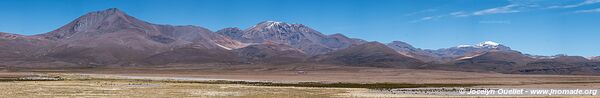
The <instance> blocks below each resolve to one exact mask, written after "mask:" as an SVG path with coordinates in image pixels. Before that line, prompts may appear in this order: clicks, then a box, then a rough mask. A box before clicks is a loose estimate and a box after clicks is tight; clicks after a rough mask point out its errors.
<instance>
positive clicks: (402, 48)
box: [387, 41, 442, 62]
mask: <svg viewBox="0 0 600 98" xmlns="http://www.w3.org/2000/svg"><path fill="white" fill-rule="evenodd" d="M387 46H388V47H390V48H392V49H394V50H396V51H397V52H398V53H400V54H402V55H405V56H408V57H412V58H416V59H419V60H422V61H425V62H441V61H442V58H441V57H438V56H437V55H435V54H433V53H432V52H429V51H425V50H423V49H419V48H415V47H413V46H412V45H410V44H408V43H405V42H402V41H392V42H391V43H388V44H387Z"/></svg>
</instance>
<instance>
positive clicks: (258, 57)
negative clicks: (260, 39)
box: [234, 44, 308, 65]
mask: <svg viewBox="0 0 600 98" xmlns="http://www.w3.org/2000/svg"><path fill="white" fill-rule="evenodd" d="M234 52H236V53H237V54H238V59H241V60H243V62H246V63H253V64H255V63H257V64H275V65H279V64H291V63H300V62H303V61H304V60H305V59H306V58H308V55H306V54H305V53H303V52H302V50H299V49H296V48H293V47H291V46H288V45H286V44H257V45H249V46H247V47H244V48H239V49H236V50H234Z"/></svg>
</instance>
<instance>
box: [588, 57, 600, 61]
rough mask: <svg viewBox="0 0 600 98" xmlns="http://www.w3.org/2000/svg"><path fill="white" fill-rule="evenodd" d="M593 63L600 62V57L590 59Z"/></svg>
mask: <svg viewBox="0 0 600 98" xmlns="http://www.w3.org/2000/svg"><path fill="white" fill-rule="evenodd" d="M590 60H592V61H600V56H595V57H590Z"/></svg>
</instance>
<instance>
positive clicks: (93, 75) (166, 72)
mask: <svg viewBox="0 0 600 98" xmlns="http://www.w3.org/2000/svg"><path fill="white" fill-rule="evenodd" d="M178 66H187V65H178ZM281 67H286V66H281ZM286 68H289V67H286ZM319 68H323V67H319ZM0 79H2V82H0V85H1V86H0V89H1V90H2V91H3V92H2V93H1V94H0V95H5V96H14V97H42V96H44V97H48V96H53V97H69V96H71V97H73V96H78V97H84V96H85V97H118V96H129V97H167V96H168V97H274V98H275V97H448V96H454V97H482V96H455V95H439V94H427V93H392V92H388V90H389V89H393V88H542V89H543V88H553V89H558V88H562V89H569V88H577V89H600V77H598V76H583V75H517V74H500V73H491V72H490V73H485V72H483V73H482V72H456V71H438V70H415V69H385V68H359V67H357V68H348V67H343V68H342V67H335V66H329V67H327V68H324V69H311V68H301V67H299V68H297V69H277V68H272V67H271V68H264V67H259V66H252V65H248V66H235V67H228V68H223V67H219V68H213V67H206V66H205V67H197V68H189V67H186V69H179V68H178V67H174V66H160V67H158V66H157V67H152V68H110V67H107V68H82V69H5V70H3V71H1V72H0ZM423 92H426V91H423ZM495 97H502V96H495ZM524 97H548V96H524ZM556 97H564V96H556ZM581 97H594V96H581Z"/></svg>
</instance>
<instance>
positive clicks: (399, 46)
mask: <svg viewBox="0 0 600 98" xmlns="http://www.w3.org/2000/svg"><path fill="white" fill-rule="evenodd" d="M387 46H388V47H390V48H392V49H394V50H396V51H397V52H398V53H400V54H404V55H407V56H410V57H414V58H417V59H419V60H423V61H427V62H438V63H446V62H451V61H455V60H458V59H462V58H469V57H472V56H475V55H480V54H483V53H486V52H490V51H511V49H510V48H509V47H507V46H504V45H501V44H499V43H496V42H492V41H485V42H481V43H479V44H477V45H459V46H456V47H450V48H442V49H437V50H429V49H419V48H414V47H413V46H412V45H410V44H408V43H405V42H402V41H393V42H391V43H388V44H387Z"/></svg>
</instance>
